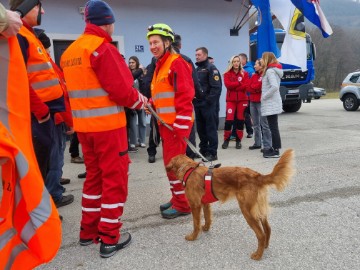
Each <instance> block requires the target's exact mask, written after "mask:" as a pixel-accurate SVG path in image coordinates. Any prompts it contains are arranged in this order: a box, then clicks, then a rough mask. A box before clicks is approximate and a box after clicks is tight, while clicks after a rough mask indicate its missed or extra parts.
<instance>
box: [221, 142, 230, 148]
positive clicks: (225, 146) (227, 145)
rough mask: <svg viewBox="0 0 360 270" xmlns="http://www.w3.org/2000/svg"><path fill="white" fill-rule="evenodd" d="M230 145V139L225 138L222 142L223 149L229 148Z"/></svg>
mask: <svg viewBox="0 0 360 270" xmlns="http://www.w3.org/2000/svg"><path fill="white" fill-rule="evenodd" d="M228 147H229V140H225V141H224V143H223V144H222V149H227V148H228Z"/></svg>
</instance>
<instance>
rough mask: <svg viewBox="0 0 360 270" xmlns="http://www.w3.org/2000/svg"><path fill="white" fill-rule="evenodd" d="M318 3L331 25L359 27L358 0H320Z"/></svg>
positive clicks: (359, 12)
mask: <svg viewBox="0 0 360 270" xmlns="http://www.w3.org/2000/svg"><path fill="white" fill-rule="evenodd" d="M320 5H321V8H322V10H323V11H324V13H325V15H326V17H327V19H328V21H329V22H330V24H331V25H337V26H340V27H349V28H359V26H360V1H359V0H357V1H356V2H355V1H353V0H321V1H320Z"/></svg>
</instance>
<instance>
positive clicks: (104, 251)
mask: <svg viewBox="0 0 360 270" xmlns="http://www.w3.org/2000/svg"><path fill="white" fill-rule="evenodd" d="M130 242H131V234H130V233H128V232H126V233H122V234H121V237H120V239H119V241H118V242H117V244H110V245H109V244H105V243H101V245H100V257H102V258H109V257H111V256H113V255H114V254H115V253H116V252H117V251H118V250H120V249H123V248H124V247H126V246H127V245H129V244H130Z"/></svg>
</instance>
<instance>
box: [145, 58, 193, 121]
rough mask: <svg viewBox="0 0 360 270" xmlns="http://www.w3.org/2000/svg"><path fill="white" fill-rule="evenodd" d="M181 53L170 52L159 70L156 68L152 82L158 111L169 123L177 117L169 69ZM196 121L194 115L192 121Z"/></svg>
mask: <svg viewBox="0 0 360 270" xmlns="http://www.w3.org/2000/svg"><path fill="white" fill-rule="evenodd" d="M179 57H180V55H179V54H170V55H169V56H168V57H167V59H166V60H165V62H164V63H162V65H161V67H160V69H159V70H155V73H154V76H153V79H152V82H151V96H152V99H153V102H154V105H155V108H156V113H157V114H158V115H159V116H160V118H161V119H163V120H164V122H165V123H167V124H174V122H175V119H176V109H175V90H174V86H172V85H171V84H170V82H169V70H170V67H171V64H172V62H173V61H175V60H176V59H177V58H179ZM193 121H194V118H193V116H192V119H191V122H193Z"/></svg>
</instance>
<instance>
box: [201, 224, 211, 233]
mask: <svg viewBox="0 0 360 270" xmlns="http://www.w3.org/2000/svg"><path fill="white" fill-rule="evenodd" d="M202 230H203V231H204V232H207V231H208V230H210V226H209V225H203V226H202Z"/></svg>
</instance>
